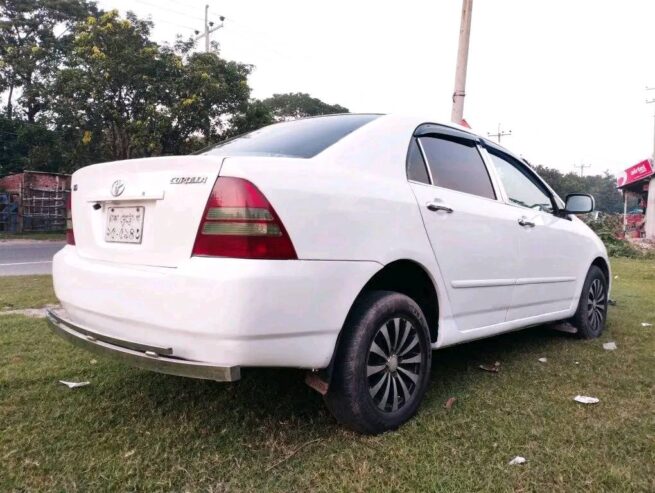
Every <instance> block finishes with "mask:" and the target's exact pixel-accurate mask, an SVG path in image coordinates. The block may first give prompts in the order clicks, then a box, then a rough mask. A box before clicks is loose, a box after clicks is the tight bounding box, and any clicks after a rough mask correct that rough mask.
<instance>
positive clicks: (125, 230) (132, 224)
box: [105, 206, 145, 243]
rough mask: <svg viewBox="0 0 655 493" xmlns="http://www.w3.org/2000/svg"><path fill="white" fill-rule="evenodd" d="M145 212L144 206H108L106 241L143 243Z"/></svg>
mask: <svg viewBox="0 0 655 493" xmlns="http://www.w3.org/2000/svg"><path fill="white" fill-rule="evenodd" d="M144 213H145V210H144V208H143V206H139V207H108V208H107V228H106V229H105V241H107V242H110V243H141V238H143V215H144Z"/></svg>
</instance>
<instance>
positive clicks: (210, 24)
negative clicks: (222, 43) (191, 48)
mask: <svg viewBox="0 0 655 493" xmlns="http://www.w3.org/2000/svg"><path fill="white" fill-rule="evenodd" d="M219 19H220V20H221V23H220V24H219V25H218V26H216V27H214V23H213V22H212V21H210V20H209V5H205V32H204V33H202V34H200V31H196V34H197V36H196V37H195V38H194V41H199V40H200V39H202V38H205V53H209V52H210V48H211V43H210V42H209V35H210V34H211V33H213V32H216V31H218V30H219V29H220V28H221V27H223V26H224V22H223V21H224V20H225V17H223V16H222V15H221V16H220V17H219Z"/></svg>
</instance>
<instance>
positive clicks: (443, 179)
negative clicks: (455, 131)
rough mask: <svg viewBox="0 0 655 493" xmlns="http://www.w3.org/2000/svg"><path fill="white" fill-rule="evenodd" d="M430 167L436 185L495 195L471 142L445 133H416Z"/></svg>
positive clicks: (490, 196) (489, 179) (484, 167)
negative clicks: (419, 135)
mask: <svg viewBox="0 0 655 493" xmlns="http://www.w3.org/2000/svg"><path fill="white" fill-rule="evenodd" d="M419 142H420V143H421V146H422V147H423V151H424V152H425V158H426V159H427V161H428V166H429V167H430V173H431V174H432V180H433V182H434V183H433V184H434V185H436V186H438V187H443V188H449V189H451V190H457V191H458V192H464V193H470V194H472V195H478V196H480V197H486V198H488V199H495V198H496V194H495V192H494V188H493V185H492V184H491V178H489V173H488V172H487V168H486V166H485V164H484V161H483V160H482V156H480V152H479V151H478V149H477V147H476V145H475V142H472V141H471V142H469V141H465V140H459V139H457V140H455V139H452V140H451V139H448V138H446V137H441V136H440V137H431V136H425V137H420V138H419Z"/></svg>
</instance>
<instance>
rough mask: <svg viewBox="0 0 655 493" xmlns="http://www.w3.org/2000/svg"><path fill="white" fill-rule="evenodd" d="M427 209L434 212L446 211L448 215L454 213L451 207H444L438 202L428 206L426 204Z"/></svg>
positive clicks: (430, 203) (429, 203)
mask: <svg viewBox="0 0 655 493" xmlns="http://www.w3.org/2000/svg"><path fill="white" fill-rule="evenodd" d="M425 207H427V208H428V209H429V210H431V211H432V212H438V211H444V212H447V213H448V214H452V213H453V210H452V209H451V208H450V207H448V206H446V205H442V204H440V203H439V202H436V201H432V202H428V203H427V204H425Z"/></svg>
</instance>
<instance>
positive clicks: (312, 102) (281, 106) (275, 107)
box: [263, 92, 348, 121]
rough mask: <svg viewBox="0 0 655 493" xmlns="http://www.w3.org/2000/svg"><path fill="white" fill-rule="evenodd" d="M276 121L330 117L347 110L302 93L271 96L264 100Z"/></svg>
mask: <svg viewBox="0 0 655 493" xmlns="http://www.w3.org/2000/svg"><path fill="white" fill-rule="evenodd" d="M263 102H264V104H265V105H266V106H268V107H269V108H270V110H271V113H272V114H273V118H275V120H276V121H283V120H293V119H296V118H306V117H308V116H318V115H330V114H334V113H348V108H344V107H343V106H340V105H338V104H327V103H324V102H323V101H321V100H320V99H317V98H313V97H311V96H310V95H309V94H306V93H302V92H293V93H292V92H290V93H286V94H273V96H272V97H270V98H268V99H265V100H264V101H263Z"/></svg>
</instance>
